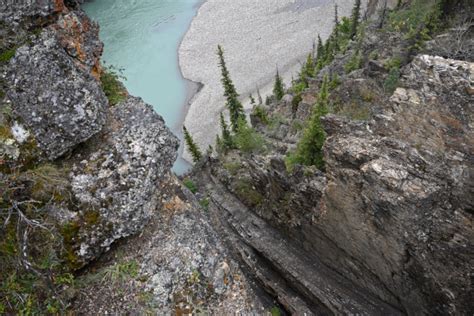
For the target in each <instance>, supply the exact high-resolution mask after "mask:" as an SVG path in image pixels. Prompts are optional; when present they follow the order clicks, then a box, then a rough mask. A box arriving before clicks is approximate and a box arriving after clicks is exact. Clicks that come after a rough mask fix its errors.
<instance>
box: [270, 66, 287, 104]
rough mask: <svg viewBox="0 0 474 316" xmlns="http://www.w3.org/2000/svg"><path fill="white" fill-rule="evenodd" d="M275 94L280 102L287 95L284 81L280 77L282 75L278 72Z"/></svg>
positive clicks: (274, 88) (274, 87) (274, 86)
mask: <svg viewBox="0 0 474 316" xmlns="http://www.w3.org/2000/svg"><path fill="white" fill-rule="evenodd" d="M273 94H274V95H275V98H276V99H277V100H278V101H279V100H281V99H282V98H283V96H284V95H285V88H284V87H283V80H282V79H281V77H280V73H279V72H278V69H277V72H276V75H275V84H274V85H273Z"/></svg>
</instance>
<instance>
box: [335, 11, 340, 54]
mask: <svg viewBox="0 0 474 316" xmlns="http://www.w3.org/2000/svg"><path fill="white" fill-rule="evenodd" d="M334 49H335V50H336V52H339V14H338V12H337V3H336V4H335V5H334Z"/></svg>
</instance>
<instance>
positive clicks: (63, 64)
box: [5, 29, 108, 160]
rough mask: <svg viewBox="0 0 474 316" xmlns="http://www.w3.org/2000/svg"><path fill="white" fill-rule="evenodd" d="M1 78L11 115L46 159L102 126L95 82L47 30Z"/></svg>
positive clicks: (20, 50) (103, 104)
mask: <svg viewBox="0 0 474 316" xmlns="http://www.w3.org/2000/svg"><path fill="white" fill-rule="evenodd" d="M5 80H6V81H7V84H8V85H9V89H8V90H7V97H8V98H9V99H10V100H11V102H12V109H13V114H14V116H15V117H17V118H19V119H20V120H21V122H22V123H23V124H24V125H25V126H26V127H27V128H28V129H29V131H30V132H31V133H32V134H33V135H34V137H35V139H36V141H37V143H38V146H39V147H40V148H41V150H42V151H43V152H44V154H45V156H46V157H47V158H48V159H50V160H54V159H56V158H58V157H59V156H61V155H63V154H64V153H65V152H67V151H69V150H71V149H72V148H74V147H75V146H76V145H78V144H80V143H82V142H84V141H86V140H87V139H89V138H90V137H91V136H93V135H95V134H96V133H98V132H99V131H101V130H102V128H103V126H104V123H105V120H106V108H107V105H108V103H107V99H106V97H105V95H104V93H103V91H102V89H101V87H100V83H99V82H98V81H97V80H96V79H95V78H94V77H93V76H92V75H91V73H90V71H89V69H87V68H84V67H81V66H80V65H78V64H77V63H76V61H75V59H73V58H71V56H70V55H69V54H68V53H67V52H66V51H65V50H64V48H63V46H62V45H61V44H60V41H59V40H58V38H57V34H56V33H55V32H54V31H53V30H51V29H47V30H44V31H43V32H42V34H41V36H40V37H39V38H38V39H37V40H35V41H34V42H33V43H32V44H31V45H24V46H22V47H20V48H18V49H17V51H16V55H15V57H14V58H13V59H12V60H11V61H10V63H9V64H8V67H7V73H6V76H5Z"/></svg>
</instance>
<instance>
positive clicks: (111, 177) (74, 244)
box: [65, 97, 179, 266]
mask: <svg viewBox="0 0 474 316" xmlns="http://www.w3.org/2000/svg"><path fill="white" fill-rule="evenodd" d="M178 145H179V142H178V139H177V138H176V137H175V136H174V135H173V134H172V133H171V132H170V130H169V129H168V128H167V127H166V125H165V123H164V121H163V119H162V118H161V116H159V115H158V114H156V112H155V111H154V110H153V108H152V107H151V106H150V105H148V104H145V103H144V102H143V101H142V100H141V99H139V98H133V97H129V98H128V99H127V100H126V101H124V102H122V103H119V104H118V105H117V106H115V107H113V108H112V109H111V117H110V119H109V122H108V123H107V128H106V130H105V131H104V133H102V134H101V136H100V137H96V138H94V139H91V140H90V141H89V142H88V143H86V144H85V147H84V148H83V149H82V150H81V151H80V152H78V153H77V154H76V155H74V156H73V157H72V158H71V159H72V160H73V166H72V171H71V175H70V177H71V185H72V193H73V196H74V198H75V200H76V201H77V206H78V213H77V214H76V215H75V219H74V220H73V221H70V222H69V223H67V224H66V226H65V228H67V229H69V230H71V229H72V230H73V231H69V232H68V233H67V234H65V235H67V236H69V237H70V239H69V240H66V242H67V246H68V247H69V249H68V250H69V251H70V252H71V253H70V256H69V258H70V259H72V261H73V262H72V263H73V264H74V265H75V266H82V265H83V264H84V263H86V262H88V261H90V260H91V259H93V258H96V257H97V256H98V255H99V254H100V253H102V252H103V251H104V250H107V249H108V248H109V246H110V245H111V244H112V243H113V242H114V241H116V240H118V239H120V238H123V237H127V236H130V235H132V234H135V233H137V232H139V231H140V230H141V229H143V227H144V226H145V224H147V222H148V220H149V219H150V217H151V215H152V214H153V212H155V211H156V209H157V208H158V200H159V195H158V194H157V192H158V191H159V190H160V184H161V183H162V182H163V181H164V179H165V176H166V175H168V173H169V172H170V169H171V167H172V165H173V163H174V161H175V160H176V157H177V148H178Z"/></svg>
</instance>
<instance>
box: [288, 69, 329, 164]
mask: <svg viewBox="0 0 474 316" xmlns="http://www.w3.org/2000/svg"><path fill="white" fill-rule="evenodd" d="M328 99H329V83H328V77H327V76H325V77H324V81H323V84H322V86H321V89H320V91H319V97H318V101H317V103H316V104H315V106H314V108H313V113H312V114H311V118H310V119H309V122H308V124H307V127H306V129H305V130H304V134H303V137H302V138H301V139H300V141H299V143H298V145H297V148H296V151H295V152H294V153H291V154H289V155H288V157H287V160H286V162H287V167H288V169H290V170H291V169H292V165H294V164H302V165H307V166H316V167H317V168H319V169H323V168H324V157H323V150H322V149H323V145H324V142H325V140H326V133H325V131H324V129H323V127H322V124H321V117H322V116H324V115H326V114H327V113H328Z"/></svg>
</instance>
